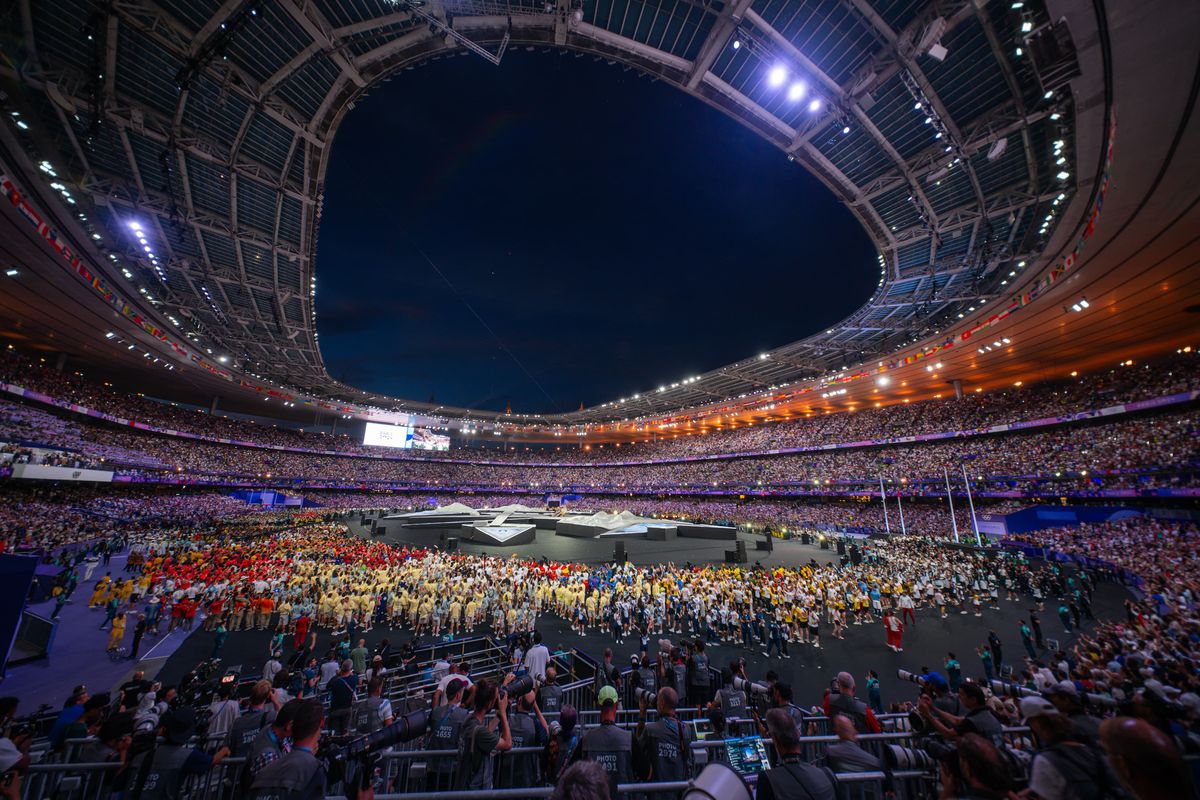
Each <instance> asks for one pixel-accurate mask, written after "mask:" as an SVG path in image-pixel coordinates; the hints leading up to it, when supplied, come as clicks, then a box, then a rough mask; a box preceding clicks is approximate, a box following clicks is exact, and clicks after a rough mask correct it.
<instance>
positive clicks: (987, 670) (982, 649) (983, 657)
mask: <svg viewBox="0 0 1200 800" xmlns="http://www.w3.org/2000/svg"><path fill="white" fill-rule="evenodd" d="M975 652H976V653H978V654H979V660H980V661H982V662H983V674H984V675H986V676H987V679H988V683H989V684H990V683H991V682H992V680H993V679H994V678H995V674H994V673H993V671H992V650H991V648H990V647H988V646H987V645H986V644H983V645H980V646H979V647H977V648H976V649H975Z"/></svg>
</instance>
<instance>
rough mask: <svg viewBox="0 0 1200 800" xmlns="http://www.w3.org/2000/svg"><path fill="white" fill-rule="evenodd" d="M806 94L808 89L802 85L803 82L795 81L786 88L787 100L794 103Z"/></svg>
mask: <svg viewBox="0 0 1200 800" xmlns="http://www.w3.org/2000/svg"><path fill="white" fill-rule="evenodd" d="M807 92H808V87H807V86H805V85H804V82H803V81H796V82H795V83H793V84H792V85H791V86H789V87H788V94H787V96H788V100H791V101H792V102H795V101H797V100H799V99H800V98H801V97H804V95H805V94H806V93H807Z"/></svg>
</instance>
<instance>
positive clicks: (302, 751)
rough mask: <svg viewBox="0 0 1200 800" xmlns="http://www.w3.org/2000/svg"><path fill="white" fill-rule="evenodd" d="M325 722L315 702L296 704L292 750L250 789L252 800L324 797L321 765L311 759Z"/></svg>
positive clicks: (272, 763) (270, 767) (264, 771)
mask: <svg viewBox="0 0 1200 800" xmlns="http://www.w3.org/2000/svg"><path fill="white" fill-rule="evenodd" d="M324 722H325V709H324V708H323V707H322V706H321V704H320V702H318V701H317V700H311V699H310V700H300V701H297V705H296V706H295V716H294V717H293V718H292V749H291V751H290V752H288V753H287V754H286V755H284V756H282V757H280V758H277V759H275V760H274V761H272V762H271V763H269V764H267V766H265V767H263V768H262V771H260V772H259V773H258V776H257V777H255V779H254V783H252V784H251V785H250V797H251V798H252V800H278V798H281V797H287V798H289V800H320V799H321V798H323V797H324V796H325V765H324V764H322V763H321V761H320V760H319V759H318V758H317V757H316V756H315V755H314V751H315V750H316V749H317V742H318V740H319V739H320V738H321V726H322V725H323V724H324Z"/></svg>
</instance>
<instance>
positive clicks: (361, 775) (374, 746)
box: [316, 709, 429, 788]
mask: <svg viewBox="0 0 1200 800" xmlns="http://www.w3.org/2000/svg"><path fill="white" fill-rule="evenodd" d="M428 726H429V712H428V711H426V710H424V709H421V710H418V711H413V712H410V713H408V714H405V715H404V716H403V717H400V718H399V719H398V720H396V721H395V722H393V723H392V724H391V725H388V726H386V727H383V728H380V729H379V730H377V731H373V732H372V733H368V734H366V735H364V736H357V737H353V738H351V737H348V736H331V737H329V738H327V739H322V740H321V745H320V747H319V748H318V749H317V754H316V755H317V758H318V759H320V760H321V762H322V763H323V764H324V765H325V773H326V775H327V776H328V782H329V783H330V784H336V783H340V782H342V781H344V780H345V779H346V777H347V775H348V774H350V769H349V767H350V766H351V765H354V767H355V769H354V775H355V776H356V778H357V781H358V785H359V786H360V787H362V788H366V787H367V786H368V785H369V782H370V778H371V776H372V775H373V774H374V772H375V763H376V761H377V760H378V759H379V753H380V751H382V750H386V749H387V748H389V747H391V746H392V745H396V744H402V743H404V742H411V741H412V740H413V739H416V738H418V737H420V736H423V735H424V734H425V730H426V728H427V727H428Z"/></svg>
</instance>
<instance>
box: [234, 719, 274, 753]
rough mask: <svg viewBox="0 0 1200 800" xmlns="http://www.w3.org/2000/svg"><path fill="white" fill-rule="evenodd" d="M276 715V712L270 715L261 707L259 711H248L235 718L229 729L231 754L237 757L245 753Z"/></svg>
mask: <svg viewBox="0 0 1200 800" xmlns="http://www.w3.org/2000/svg"><path fill="white" fill-rule="evenodd" d="M274 717H275V715H274V714H271V715H268V714H267V711H266V709H262V708H260V709H258V710H257V711H247V712H246V713H245V714H242V715H241V716H240V717H238V718H237V719H235V720H234V721H233V726H232V727H230V729H229V755H231V756H235V757H236V756H242V755H245V754H246V750H247V749H248V748H249V747H250V745H251V744H253V743H254V739H255V738H256V737H257V736H258V734H259V732H260V731H261V730H262V729H263V728H265V727H266V726H267V724H268V723H269V722H270V721H271V720H272V719H274Z"/></svg>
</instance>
